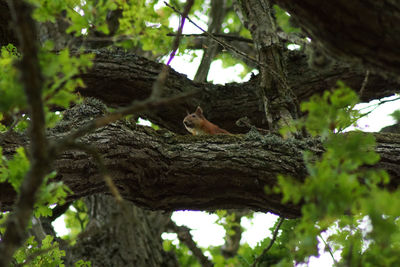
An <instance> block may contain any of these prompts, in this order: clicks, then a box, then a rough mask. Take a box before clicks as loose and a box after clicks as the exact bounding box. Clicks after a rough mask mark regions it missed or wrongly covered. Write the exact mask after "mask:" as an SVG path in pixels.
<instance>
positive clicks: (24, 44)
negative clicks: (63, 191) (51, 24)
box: [0, 0, 50, 266]
mask: <svg viewBox="0 0 400 267" xmlns="http://www.w3.org/2000/svg"><path fill="white" fill-rule="evenodd" d="M9 5H10V10H11V12H12V16H13V21H14V24H15V28H16V33H17V35H18V39H19V42H20V47H21V52H22V60H21V62H20V63H19V69H20V71H21V78H22V84H23V86H24V90H25V94H26V96H27V102H28V105H29V118H30V130H29V137H30V152H31V158H30V160H31V167H30V170H29V171H28V173H27V175H26V178H25V179H24V181H23V182H22V185H21V188H20V194H19V197H18V200H17V202H16V206H15V208H14V212H13V213H12V214H11V215H10V216H9V217H8V219H7V222H6V231H5V233H4V238H3V239H2V240H1V241H2V242H1V244H0V255H1V256H0V266H8V264H9V263H10V261H11V259H12V256H13V254H14V252H15V251H16V249H17V248H18V247H19V246H21V245H22V243H23V241H24V239H25V230H26V227H27V226H28V224H29V221H30V218H31V216H32V212H33V205H34V203H35V200H36V194H37V192H38V190H39V187H40V186H41V184H42V182H43V179H44V176H45V175H46V174H47V171H48V170H49V164H50V159H49V158H48V153H47V152H48V144H47V139H46V134H45V117H44V110H43V102H42V87H43V79H42V74H41V72H40V66H39V60H38V49H37V45H36V28H35V23H34V21H33V20H32V18H31V13H32V9H31V6H29V5H28V4H26V3H24V1H22V0H16V1H9Z"/></svg>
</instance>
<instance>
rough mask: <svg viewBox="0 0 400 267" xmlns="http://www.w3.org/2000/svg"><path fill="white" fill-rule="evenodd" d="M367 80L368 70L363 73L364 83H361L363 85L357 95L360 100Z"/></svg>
mask: <svg viewBox="0 0 400 267" xmlns="http://www.w3.org/2000/svg"><path fill="white" fill-rule="evenodd" d="M368 78H369V70H367V71H366V72H365V77H364V81H363V83H362V85H361V88H360V93H359V95H360V98H361V97H362V95H363V93H364V90H365V87H366V86H367V83H368Z"/></svg>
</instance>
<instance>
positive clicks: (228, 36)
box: [167, 33, 253, 44]
mask: <svg viewBox="0 0 400 267" xmlns="http://www.w3.org/2000/svg"><path fill="white" fill-rule="evenodd" d="M176 35H177V34H176V33H168V34H167V36H176ZM213 35H214V36H215V37H219V38H224V39H225V40H229V41H238V42H245V43H250V44H252V43H253V40H251V39H248V38H245V37H242V36H238V35H232V34H222V33H213ZM181 36H183V37H208V35H207V34H205V33H187V34H182V35H181Z"/></svg>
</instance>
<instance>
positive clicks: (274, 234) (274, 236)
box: [252, 217, 285, 267]
mask: <svg viewBox="0 0 400 267" xmlns="http://www.w3.org/2000/svg"><path fill="white" fill-rule="evenodd" d="M284 220H285V219H284V218H283V217H280V218H279V221H278V225H277V226H276V228H275V230H274V233H273V235H272V239H271V241H270V242H269V244H268V246H267V247H266V248H265V249H264V250H263V252H262V253H261V255H260V256H258V257H257V258H256V259H255V261H254V262H253V264H252V267H256V266H257V264H258V263H259V262H260V260H261V259H262V258H263V257H264V256H265V255H266V254H267V252H268V250H270V249H271V248H272V245H273V244H274V243H275V240H276V238H277V236H278V231H279V228H280V227H281V225H282V223H283V221H284Z"/></svg>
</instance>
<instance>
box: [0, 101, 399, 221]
mask: <svg viewBox="0 0 400 267" xmlns="http://www.w3.org/2000/svg"><path fill="white" fill-rule="evenodd" d="M89 104H90V103H85V104H84V105H83V106H82V105H81V106H76V107H74V108H72V109H70V110H68V111H67V112H65V113H64V119H65V120H64V121H63V122H62V123H60V124H59V125H58V126H57V127H55V128H54V129H52V131H50V132H49V138H52V139H53V140H58V139H59V138H63V136H65V135H66V132H67V134H68V132H69V131H73V130H74V129H75V128H77V127H78V128H79V127H81V125H83V124H85V123H87V120H90V119H91V118H93V117H95V116H99V115H101V114H100V113H99V112H98V109H96V108H95V107H94V106H93V105H89ZM375 137H376V140H377V148H376V151H377V152H378V153H379V155H380V157H381V161H380V162H379V163H378V164H377V165H375V166H373V168H382V169H385V170H387V171H388V172H389V175H390V177H391V183H390V185H388V187H390V188H396V187H397V186H398V185H399V184H400V166H399V164H398V159H399V158H400V135H397V134H390V133H385V134H383V133H381V134H375ZM79 141H80V142H82V143H84V144H91V145H92V146H95V147H96V148H97V149H98V151H99V153H100V154H102V155H103V158H104V164H105V167H106V168H107V169H108V170H109V173H110V175H111V176H112V178H113V181H114V183H115V185H116V187H117V188H118V190H119V192H120V194H121V195H122V197H123V198H124V199H126V200H129V201H132V202H134V203H135V204H137V205H139V206H142V207H146V208H149V209H153V210H166V211H173V210H180V209H190V210H211V211H212V210H216V209H243V208H248V209H252V210H256V211H264V212H267V211H271V212H273V213H275V214H280V215H282V216H284V217H289V218H293V217H298V216H299V215H300V214H301V211H300V206H297V205H293V204H291V203H288V204H282V203H281V196H280V195H277V194H271V195H266V194H265V191H264V187H265V186H268V187H270V188H272V187H273V186H274V185H275V184H276V181H277V179H276V177H277V175H278V174H282V175H288V176H292V177H294V178H295V179H298V180H300V181H301V180H303V179H304V178H305V177H306V176H307V170H306V167H305V166H304V163H303V158H302V153H303V152H304V151H307V150H308V151H313V152H315V153H317V154H319V153H322V152H323V148H322V146H321V145H320V143H319V142H318V140H315V139H306V140H295V139H288V140H283V139H281V138H279V137H276V136H273V135H265V136H261V135H258V134H256V133H253V132H250V133H249V134H247V135H233V136H199V137H196V136H190V135H186V136H179V135H174V134H173V133H171V132H168V131H165V130H159V131H155V130H153V129H152V128H150V127H142V126H137V125H135V124H134V123H132V122H130V121H127V120H124V121H119V122H115V123H112V124H109V125H107V126H105V127H103V128H101V129H97V130H96V131H95V132H93V133H91V134H90V135H87V136H84V137H82V138H80V139H79ZM26 142H27V141H26V138H24V136H18V135H14V134H13V135H9V136H8V137H7V138H6V139H5V142H4V143H3V144H0V145H2V147H3V149H4V153H5V155H6V156H9V155H11V154H12V150H13V149H15V148H16V146H19V145H22V146H24V145H26ZM54 168H55V169H56V170H57V173H58V175H57V177H56V179H58V180H60V181H63V182H64V183H65V184H66V185H68V186H69V187H70V189H71V190H72V191H73V192H74V195H71V196H69V198H68V199H67V201H73V200H75V199H78V198H79V197H82V196H87V195H92V194H94V193H100V192H106V193H108V192H109V189H108V187H107V185H106V184H105V183H104V180H103V179H102V175H101V173H99V171H98V168H97V166H96V164H95V163H94V162H93V161H92V160H91V159H90V158H88V157H87V155H86V153H83V152H79V151H67V152H64V153H63V154H61V155H59V156H58V157H57V160H56V161H55V163H54ZM255 170H257V171H255ZM12 192H13V191H12V188H11V187H10V186H9V185H8V184H4V183H2V184H0V202H1V204H2V209H3V210H7V209H10V208H11V205H12V203H13V202H14V197H15V193H14V194H13V193H12Z"/></svg>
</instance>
